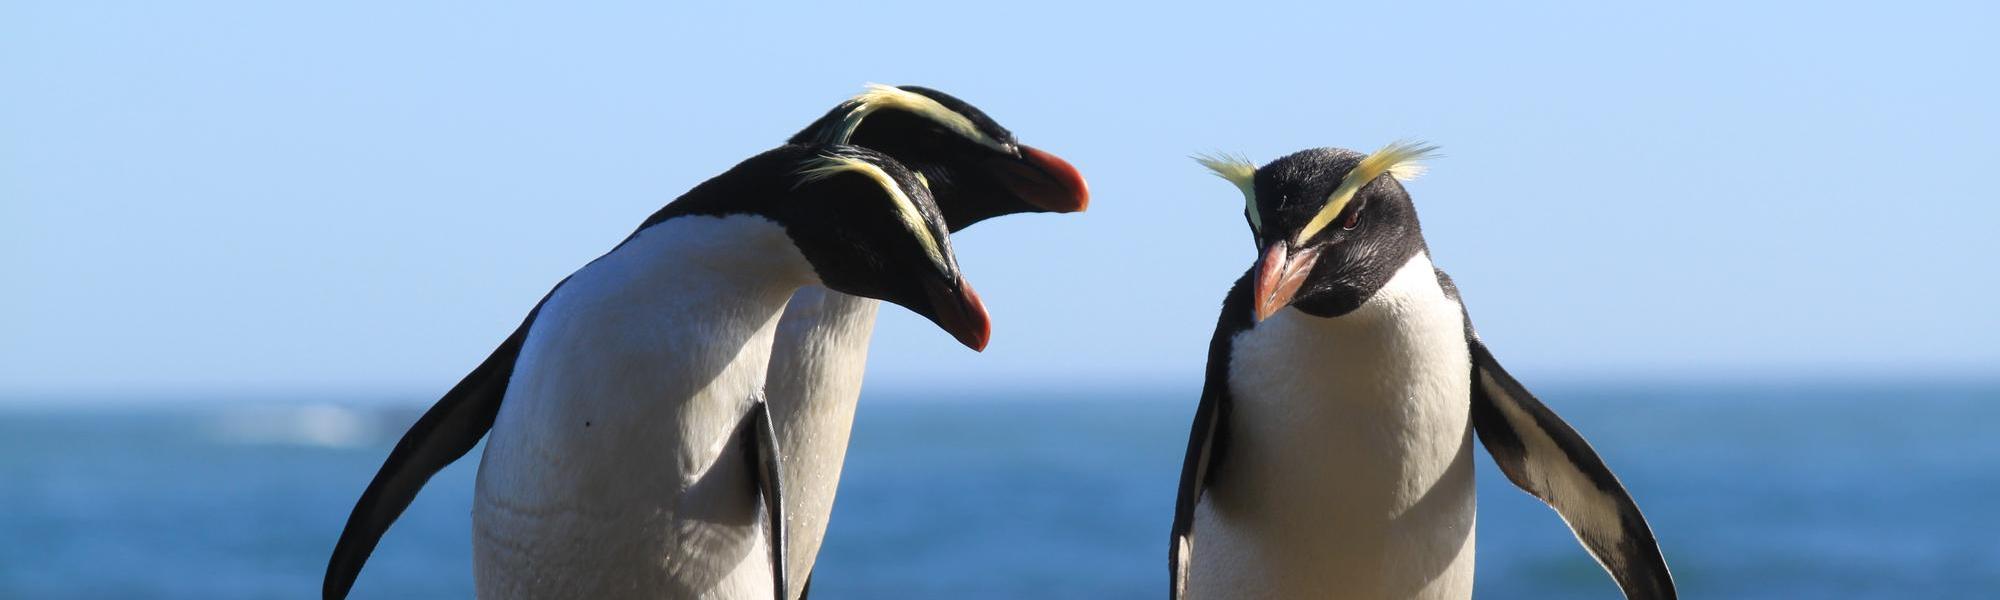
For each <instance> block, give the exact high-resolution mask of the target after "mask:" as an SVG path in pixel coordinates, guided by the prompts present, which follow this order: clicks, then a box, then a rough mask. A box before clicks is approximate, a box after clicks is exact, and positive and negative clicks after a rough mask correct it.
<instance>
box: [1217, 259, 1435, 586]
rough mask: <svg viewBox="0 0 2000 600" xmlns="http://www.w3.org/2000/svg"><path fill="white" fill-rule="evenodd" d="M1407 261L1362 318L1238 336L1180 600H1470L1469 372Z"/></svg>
mask: <svg viewBox="0 0 2000 600" xmlns="http://www.w3.org/2000/svg"><path fill="white" fill-rule="evenodd" d="M1462 319H1463V317H1462V314H1461V313H1460V311H1459V307H1458V305H1457V304H1456V303H1454V302H1452V301H1451V300H1450V299H1449V298H1448V297H1446V296H1445V295H1444V293H1443V290H1442V289H1440V288H1439V287H1438V285H1437V281H1436V279H1435V277H1434V275H1433V273H1432V270H1431V264H1430V261H1429V260H1428V258H1426V257H1425V256H1423V255H1421V254H1420V255H1418V256H1417V257H1416V258H1414V259H1412V260H1411V262H1410V263H1409V264H1407V265H1405V266H1404V267H1403V268H1402V269H1401V270H1399V271H1398V272H1397V274H1396V275H1395V277H1394V278H1393V279H1391V280H1390V282H1389V283H1388V284H1387V285H1386V286H1385V287H1384V288H1383V289H1382V290H1381V291H1380V292H1378V293H1377V294H1376V295H1375V296H1374V297H1373V298H1371V299H1370V300H1369V301H1368V302H1367V303H1366V304H1364V305H1363V306H1362V307H1361V308H1359V309H1357V310H1355V311H1354V312H1352V313H1349V314H1347V315H1342V316H1340V317H1338V318H1333V319H1322V318H1317V317H1313V316H1310V315H1306V314H1305V313H1302V312H1299V311H1297V310H1293V309H1285V310H1282V311H1279V312H1278V313H1277V314H1275V315H1272V316H1271V318H1269V319H1266V320H1265V321H1264V322H1263V323H1260V324H1258V325H1257V326H1256V327H1254V328H1252V329H1250V330H1249V331H1245V332H1243V333H1240V334H1238V335H1237V337H1236V338H1235V340H1234V345H1233V350H1232V360H1231V363H1230V377H1229V378H1230V391H1231V394H1232V397H1233V411H1232V412H1231V413H1230V414H1229V417H1228V418H1229V423H1230V431H1229V436H1230V437H1229V438H1228V442H1229V446H1228V448H1227V449H1226V450H1225V454H1224V455H1223V458H1222V459H1221V460H1222V461H1223V462H1222V464H1221V466H1220V467H1218V469H1219V470H1218V471H1217V479H1216V481H1215V485H1214V486H1212V487H1211V488H1210V489H1209V491H1208V493H1207V495H1205V496H1204V499H1203V501H1202V503H1201V505H1200V506H1198V507H1197V509H1196V513H1195V523H1194V553H1195V557H1194V559H1193V561H1192V565H1191V571H1190V581H1189V586H1190V593H1191V597H1193V598H1197V599H1203V600H1206V599H1213V598H1469V597H1470V596H1471V594H1472V564H1473V563H1472V558H1473V520H1474V503H1473V486H1472V429H1471V427H1470V424H1469V418H1470V414H1469V407H1470V404H1469V398H1470V393H1471V380H1470V378H1471V363H1470V358H1469V356H1468V353H1467V348H1466V342H1465V334H1464V323H1463V322H1462Z"/></svg>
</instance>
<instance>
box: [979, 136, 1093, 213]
mask: <svg viewBox="0 0 2000 600" xmlns="http://www.w3.org/2000/svg"><path fill="white" fill-rule="evenodd" d="M988 163H989V164H988V168H990V169H992V170H993V171H994V172H995V173H997V174H999V175H1000V178H1001V180H1002V183H1003V184H1004V185H1005V186H1007V189H1008V190H1010V191H1012V192H1014V195H1016V196H1019V197H1020V198H1021V200H1023V201H1026V202H1027V203H1028V204H1030V205H1033V206H1034V207H1035V208H1039V209H1042V210H1044V211H1047V212H1055V213H1071V212H1082V211H1083V210H1084V209H1086V208H1090V184H1087V183H1084V182H1083V174H1082V173H1079V172H1077V170H1076V167H1073V166H1070V164H1069V161H1065V160H1063V159H1061V158H1057V157H1056V155H1054V154H1049V153H1047V152H1043V151H1041V150H1037V149H1035V148H1034V147H1032V146H1027V145H1023V146H1021V158H1020V159H1019V160H1016V159H1013V158H1001V157H996V158H993V159H992V160H990V161H988Z"/></svg>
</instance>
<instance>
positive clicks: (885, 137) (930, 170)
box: [791, 85, 1090, 231]
mask: <svg viewBox="0 0 2000 600" xmlns="http://www.w3.org/2000/svg"><path fill="white" fill-rule="evenodd" d="M791 143H794V144H849V145H855V146H861V147H865V148H868V149H871V150H875V151H878V152H881V153H883V154H886V155H888V156H889V157H891V158H894V159H896V160H897V161H899V162H902V163H903V164H904V165H906V166H908V167H909V168H910V169H913V170H915V171H917V172H919V173H922V174H923V175H924V177H925V179H926V180H927V181H928V182H929V186H930V188H931V193H932V195H933V197H934V198H936V199H937V203H938V207H939V209H940V210H941V211H943V214H944V220H945V224H946V225H947V227H949V229H950V230H951V231H958V230H960V229H964V228H966V227H967V226H970V225H972V224H973V223H977V222H979V221H982V220H985V219H988V218H991V217H997V216H1001V215H1009V214H1014V213H1022V212H1059V213H1062V212H1076V211H1081V210H1083V209H1084V208H1086V207H1088V206H1089V204H1090V190H1089V187H1088V186H1087V185H1086V184H1085V183H1084V181H1083V176H1082V175H1081V174H1079V173H1078V172H1077V170H1076V168H1075V167H1072V166H1070V164H1069V163H1068V162H1064V161H1063V160H1062V159H1060V158H1057V157H1056V156H1055V155H1052V154H1049V153H1047V152H1043V151H1041V150H1037V149H1035V148H1033V147H1029V146H1025V145H1022V144H1021V143H1020V142H1018V141H1016V140H1015V139H1014V134H1013V132H1010V131H1007V129H1006V128H1005V127H1001V126H1000V124H999V123H998V122H995V121H994V120H993V119H992V118H991V117H988V116H986V113H984V112H981V111H980V110H979V109H978V108H975V107H973V106H972V105H971V104H967V103H965V102H964V101H962V100H959V99H958V98H954V97H952V96H951V95H949V94H946V93H944V92H940V91H937V90H933V89H930V88H925V87H919V86H913V85H906V86H900V87H890V86H881V85H871V86H869V87H868V90H867V91H865V92H862V93H861V94H860V95H858V96H855V97H853V98H851V99H848V100H847V101H846V102H842V103H841V104H840V105H839V106H836V107H834V108H833V110H831V111H828V112H827V113H826V115H825V116H822V117H820V118H819V120H817V121H813V123H812V124H811V125H808V126H806V128H805V129H804V130H802V131H800V132H799V133H798V134H797V135H793V136H792V139H791Z"/></svg>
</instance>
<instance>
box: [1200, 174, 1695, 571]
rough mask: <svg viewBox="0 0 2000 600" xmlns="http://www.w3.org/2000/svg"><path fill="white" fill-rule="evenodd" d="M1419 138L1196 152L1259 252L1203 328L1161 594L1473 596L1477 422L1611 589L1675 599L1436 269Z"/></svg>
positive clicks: (1610, 499) (1624, 498)
mask: <svg viewBox="0 0 2000 600" xmlns="http://www.w3.org/2000/svg"><path fill="white" fill-rule="evenodd" d="M1434 150H1435V147H1434V146H1428V145H1422V144H1414V143H1395V144H1390V145H1388V146H1386V147H1384V148H1382V149H1381V150H1378V151H1376V152H1373V153H1370V154H1366V155H1363V154H1361V153H1358V152H1353V151H1349V150H1342V149H1333V148H1322V149H1314V150H1305V151H1301V152H1297V153H1294V154H1291V155H1289V156H1285V157H1283V158H1279V159H1277V160H1275V161H1272V162H1270V163H1269V164H1266V165H1264V166H1263V167H1261V168H1259V167H1256V166H1254V165H1252V164H1250V163H1249V162H1248V161H1245V160H1242V159H1240V158H1232V157H1227V156H1203V157H1197V160H1198V161H1200V162H1201V163H1202V164H1203V165H1204V166H1206V167H1207V168H1209V169H1210V170H1212V171H1213V172H1215V173H1216V174H1217V175H1219V176H1221V177H1223V178H1224V179H1226V180H1228V181H1230V182H1231V183H1234V184H1235V185H1236V186H1237V187H1238V188H1239V189H1240V190H1241V191H1242V193H1243V196H1244V199H1245V208H1244V217H1245V219H1246V220H1247V221H1248V222H1249V225H1250V230H1251V233H1252V238H1253V241H1254V243H1255V244H1256V245H1257V248H1258V251H1259V258H1258V259H1257V261H1256V262H1255V264H1254V265H1253V266H1252V267H1251V268H1250V269H1249V270H1248V271H1247V272H1246V273H1244V274H1243V276H1242V277H1240V278H1238V279H1237V281H1236V283H1235V285H1234V286H1232V287H1231V288H1230V290H1229V293H1228V295H1227V296H1226V297H1225V299H1224V300H1223V304H1222V315H1221V317H1220V318H1219V320H1218V323H1217V325H1216V329H1215V334H1214V337H1213V338H1211V341H1210V345H1209V356H1208V367H1207V370H1206V373H1205V382H1204V384H1203V386H1202V392H1201V401H1200V404H1199V407H1198V408H1197V410H1196V413H1195V418H1194V423H1193V428H1192V431H1191V432H1190V434H1189V441H1188V449H1187V454H1186V456H1185V458H1184V462H1183V466H1182V470H1181V478H1180V488H1179V489H1180V491H1179V494H1178V497H1177V499H1176V505H1175V510H1174V520H1173V526H1172V532H1171V541H1170V543H1169V550H1168V573H1169V579H1170V582H1171V584H1170V596H1169V597H1171V598H1175V599H1177V600H1178V599H1180V598H1197V599H1214V598H1308V597H1309V598H1469V597H1471V595H1472V584H1473V577H1472V573H1473V540H1474V522H1475V518H1474V515H1475V506H1474V501H1473V495H1474V492H1473V485H1472V484H1473V465H1472V439H1473V437H1474V436H1475V435H1476V436H1477V437H1478V438H1479V440H1480V441H1481V442H1482V443H1483V444H1485V446H1486V448H1487V450H1488V451H1489V452H1490V453H1491V454H1492V456H1493V459H1494V460H1495V461H1496V462H1498V463H1499V466H1500V470H1501V472H1503V473H1505V474H1506V475H1507V478H1508V480H1509V481H1512V482H1513V483H1514V484H1515V485H1516V486H1519V487H1520V488H1521V489H1523V490H1525V491H1527V492H1528V493H1529V494H1532V495H1534V496H1535V497H1536V498H1539V499H1541V500H1542V501H1543V502H1544V503H1547V504H1548V505H1549V506H1550V507H1552V508H1554V509H1555V511H1556V512H1557V513H1558V514H1560V515H1561V516H1562V518H1563V520H1564V521H1565V522H1567V523H1568V525H1569V527H1570V529H1571V531H1572V532H1574V533H1575V534H1576V537H1577V539H1578V540H1579V541H1580V542H1581V543H1582V544H1583V546H1584V548H1585V549H1586V550H1588V551H1589V552H1590V554H1591V556H1592V557H1593V558H1595V559H1596V560H1597V561H1598V563H1599V564H1600V565H1602V566H1603V567H1604V568H1605V570H1606V571H1608V572H1609V573H1610V574H1611V576H1612V578H1613V579H1614V580H1616V581H1617V583H1618V586H1619V587H1620V589H1621V590H1622V591H1623V592H1624V594H1625V596H1626V597H1628V598H1635V599H1636V598H1646V599H1659V598H1674V597H1675V593H1674V583H1673V578H1672V576H1671V574H1670V573H1669V572H1668V570H1667V564H1666V560H1665V558H1664V557H1663V556H1662V555H1661V554H1660V549H1659V545H1658V543H1657V542H1656V541H1655V540H1654V537H1653V533H1652V529H1651V527H1649V526H1648V525H1647V523H1646V518H1645V516H1644V515H1643V514H1641V513H1640V512H1639V507H1638V505H1637V504H1636V503H1634V502H1633V500H1632V496H1631V494H1629V493H1627V492H1626V490H1625V487H1624V485H1623V484H1621V483H1620V482H1619V481H1618V478H1617V477H1616V476H1614V475H1613V474H1612V473H1611V470H1610V468H1609V467H1607V466H1605V464H1604V461H1603V460H1602V459H1601V458H1600V457H1599V456H1598V455H1597V453H1596V451H1594V450H1592V449H1591V447H1590V444H1589V443H1587V442H1585V441H1584V439H1583V437H1582V436H1581V435H1579V434H1578V433H1577V432H1576V430H1575V429H1574V428H1572V427H1570V426H1569V424H1568V423H1565V422H1564V421H1563V419H1562V418H1561V417H1559V416H1557V415H1556V414H1555V412H1554V411H1552V410H1550V409H1549V407H1548V406H1547V405H1545V404H1543V403H1542V402H1541V401H1539V400H1537V399H1536V398H1535V396H1534V395H1533V394H1531V393H1529V392H1528V390H1527V389H1526V388H1525V387H1523V386H1522V385H1521V383H1520V382H1519V381H1517V380H1516V379H1514V377H1513V376H1511V375H1508V374H1507V371H1506V369H1504V368H1502V367H1501V366H1500V363H1499V361H1498V360H1497V359H1495V358H1494V355H1493V353H1492V352H1491V351H1490V350H1488V349H1487V347H1486V344H1485V342H1484V341H1482V340H1481V339H1480V338H1479V336H1478V335H1477V334H1476V333H1475V331H1474V329H1473V327H1472V322H1471V318H1470V313H1469V312H1468V311H1467V310H1466V308H1465V303H1464V302H1463V301H1462V300H1461V299H1460V297H1459V294H1458V289H1457V287H1456V286H1454V285H1453V284H1452V282H1451V279H1450V278H1449V277H1447V276H1446V275H1445V273H1444V271H1442V270H1439V269H1438V268H1437V267H1436V266H1435V265H1433V264H1432V261H1431V255H1430V249H1429V247H1428V246H1427V245H1426V244H1425V242H1424V237H1423V231H1422V229H1421V228H1420V227H1419V226H1418V222H1417V213H1416V207H1415V205H1414V204H1413V203H1412V201H1411V200H1410V196H1409V194H1408V192H1407V191H1406V190H1405V189H1404V187H1403V185H1402V183H1401V182H1402V181H1406V180H1409V179H1412V178H1414V177H1415V176H1416V175H1417V174H1419V173H1420V172H1421V169H1422V166H1421V160H1422V159H1424V158H1426V157H1427V156H1429V155H1431V154H1432V153H1433V151H1434Z"/></svg>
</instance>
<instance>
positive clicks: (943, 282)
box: [639, 144, 992, 350]
mask: <svg viewBox="0 0 2000 600" xmlns="http://www.w3.org/2000/svg"><path fill="white" fill-rule="evenodd" d="M732 214H755V215H759V216H762V217H765V218H768V219H770V220H772V221H774V222H776V223H778V224H779V225H780V226H783V227H784V229H785V235H786V236H787V237H789V238H791V241H792V244H793V245H795V246H797V247H798V249H799V252H800V253H801V254H803V255H805V258H806V261H807V262H809V263H811V264H812V268H813V272H814V274H816V275H818V276H819V280H820V283H821V284H822V285H825V286H826V287H828V288H831V289H833V290H835V291H839V292H841V293H845V294H852V295H856V296H863V297H868V298H874V299H877V300H883V301H887V302H893V303H895V304H898V305H901V306H903V307H904V308H908V309H910V310H911V311H914V312H916V313H917V314H920V315H923V316H924V318H927V319H930V320H931V322H933V323H936V324H937V325H938V326H939V327H941V328H943V329H944V330H945V331H947V332H949V333H951V334H952V336H953V337H956V338H958V341H959V342H961V343H963V344H965V345H966V346H969V347H971V348H972V349H974V350H981V349H984V348H985V347H986V342H987V339H988V338H989V337H990V335H991V333H992V326H991V324H990V323H989V322H988V320H987V316H986V307H985V305H984V304H983V303H981V302H980V301H979V295H978V294H977V293H975V292H973V291H972V285H971V284H970V283H968V282H966V280H965V278H964V277H963V276H962V275H960V273H959V271H958V258H957V257H956V256H954V255H953V254H952V251H951V237H950V236H949V235H948V233H947V231H946V230H945V226H944V218H943V216H942V215H940V214H939V212H938V208H937V204H936V203H934V202H933V201H932V199H931V194H930V191H929V190H927V189H925V186H924V183H923V179H922V178H920V177H918V176H917V174H916V173H915V172H913V171H910V170H909V169H908V168H905V167H904V166H903V165H901V164H899V163H897V162H896V161H895V160H894V159H891V158H889V157H887V156H884V155H882V154H881V153H878V152H875V151H872V150H869V149H866V148H857V147H853V146H802V145H793V144H787V145H785V146H781V147H779V148H777V149H775V150H771V151H768V152H765V153H763V154H759V155H757V156H755V157H752V158H750V159H749V160H746V161H743V162H742V163H740V164H738V165H736V167H735V168H732V169H730V170H729V171H728V172H725V173H723V174H722V175H718V176H716V177H715V178H713V179H710V180H708V181H706V182H703V183H702V184H701V185H699V186H696V187H695V189H693V190H690V191H689V192H688V193H687V194H685V195H683V196H681V197H680V198H679V199H676V200H674V202H673V203H671V204H668V205H667V206H666V208H663V209H661V210H660V211H659V212H658V213H655V214H654V215H653V217H652V218H650V219H648V220H647V221H646V223H645V224H644V225H640V227H639V228H640V229H641V230H644V229H645V228H647V227H650V226H652V225H653V224H655V223H659V222H661V221H665V220H668V219H672V218H676V217H682V216H689V215H717V216H720V215H732Z"/></svg>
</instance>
